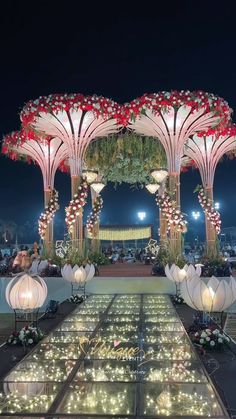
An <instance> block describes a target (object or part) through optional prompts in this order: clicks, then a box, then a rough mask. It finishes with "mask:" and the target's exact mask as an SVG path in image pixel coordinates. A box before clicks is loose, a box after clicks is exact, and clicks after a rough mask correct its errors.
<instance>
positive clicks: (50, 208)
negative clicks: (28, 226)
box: [38, 189, 59, 240]
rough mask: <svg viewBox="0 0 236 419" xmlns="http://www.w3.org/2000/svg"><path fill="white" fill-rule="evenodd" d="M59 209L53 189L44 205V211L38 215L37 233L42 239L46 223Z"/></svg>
mask: <svg viewBox="0 0 236 419" xmlns="http://www.w3.org/2000/svg"><path fill="white" fill-rule="evenodd" d="M57 210H59V203H58V192H57V191H56V190H55V189H54V190H53V191H52V197H51V199H50V201H49V203H48V205H47V206H46V207H45V209H44V212H42V214H41V215H40V217H39V220H38V225H39V229H38V231H39V235H40V237H41V239H42V240H44V239H45V234H46V230H47V227H48V224H49V223H50V221H51V220H52V219H53V217H54V215H55V213H56V212H57Z"/></svg>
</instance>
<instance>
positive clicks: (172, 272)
mask: <svg viewBox="0 0 236 419" xmlns="http://www.w3.org/2000/svg"><path fill="white" fill-rule="evenodd" d="M187 268H188V266H187V265H185V266H184V267H183V269H180V268H179V267H178V266H177V265H175V264H174V263H173V265H171V267H169V265H166V267H165V274H166V276H167V278H168V279H170V280H171V281H173V282H177V283H179V282H182V281H183V280H184V279H186V276H187V271H186V270H187Z"/></svg>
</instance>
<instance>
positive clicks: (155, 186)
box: [145, 183, 160, 194]
mask: <svg viewBox="0 0 236 419" xmlns="http://www.w3.org/2000/svg"><path fill="white" fill-rule="evenodd" d="M145 188H146V189H147V190H148V192H150V193H151V194H154V193H156V191H157V190H158V189H159V188H160V185H159V184H158V183H148V184H147V185H145Z"/></svg>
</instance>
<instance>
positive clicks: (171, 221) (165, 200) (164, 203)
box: [156, 191, 187, 233]
mask: <svg viewBox="0 0 236 419" xmlns="http://www.w3.org/2000/svg"><path fill="white" fill-rule="evenodd" d="M156 202H157V204H158V205H159V206H160V209H161V211H162V213H163V215H164V216H165V218H166V219H167V222H168V230H170V228H171V227H174V229H176V230H177V231H180V232H181V233H186V231H187V221H186V220H185V219H184V215H183V213H182V212H181V211H180V210H179V209H177V208H176V203H175V201H173V200H172V199H171V197H170V195H169V194H168V193H167V192H166V191H165V192H164V193H163V194H162V195H160V196H159V195H157V196H156Z"/></svg>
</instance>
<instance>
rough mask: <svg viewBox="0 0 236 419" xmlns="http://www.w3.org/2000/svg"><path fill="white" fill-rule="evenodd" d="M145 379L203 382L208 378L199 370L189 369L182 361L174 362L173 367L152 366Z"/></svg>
mask: <svg viewBox="0 0 236 419" xmlns="http://www.w3.org/2000/svg"><path fill="white" fill-rule="evenodd" d="M190 365H191V364H190ZM145 381H158V382H161V383H162V382H165V381H173V382H185V383H202V382H205V381H206V380H204V378H202V375H201V374H200V373H199V372H198V371H197V370H189V369H187V368H185V366H184V364H183V363H181V364H173V367H166V368H150V370H149V372H148V374H147V375H146V377H145Z"/></svg>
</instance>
